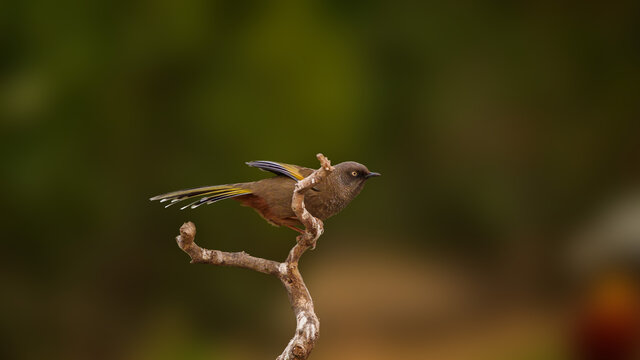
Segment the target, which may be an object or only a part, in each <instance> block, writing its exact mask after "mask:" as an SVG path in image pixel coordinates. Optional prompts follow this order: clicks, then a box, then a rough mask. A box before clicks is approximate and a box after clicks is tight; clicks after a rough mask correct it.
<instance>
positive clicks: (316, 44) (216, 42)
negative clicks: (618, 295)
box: [0, 0, 640, 360]
mask: <svg viewBox="0 0 640 360" xmlns="http://www.w3.org/2000/svg"><path fill="white" fill-rule="evenodd" d="M639 10H640V9H639V6H638V3H637V2H632V1H628V2H601V3H591V4H589V5H586V4H583V3H582V2H568V3H564V4H558V2H556V1H530V2H522V3H518V4H515V3H511V2H485V3H482V4H479V3H474V2H467V1H462V2H455V3H449V2H441V3H438V2H434V3H428V2H424V3H420V4H416V3H413V2H407V1H397V2H381V1H373V2H364V1H353V2H343V1H326V2H318V3H309V2H300V1H282V2H261V1H249V2H237V1H208V0H207V1H200V0H186V1H169V0H161V1H134V2H124V1H94V2H87V1H66V0H63V1H55V2H50V1H33V0H28V1H8V2H3V3H2V4H0V118H1V119H2V121H1V125H0V126H1V127H0V129H1V133H0V156H1V158H0V159H1V160H2V161H1V163H2V167H3V171H2V177H1V178H0V187H1V189H2V202H1V203H0V209H2V217H1V218H2V224H3V226H2V232H3V236H2V242H1V245H0V269H1V273H0V287H1V288H2V293H3V294H2V296H1V297H0V338H1V339H2V340H1V342H2V346H1V347H0V355H1V356H2V357H3V358H7V359H44V358H47V359H72V360H73V359H89V358H92V359H154V360H159V359H265V358H274V357H275V356H276V354H278V353H280V351H281V350H282V349H283V348H284V346H285V344H286V342H287V341H288V340H289V338H290V337H291V335H292V334H293V329H294V323H295V321H294V317H293V316H292V314H291V311H290V309H289V306H288V303H287V298H286V295H285V292H284V291H283V289H282V288H281V285H280V284H279V282H278V281H277V280H276V279H275V278H271V277H267V276H265V275H262V274H258V273H253V272H250V271H246V270H240V269H232V268H213V267H208V266H203V265H189V264H188V257H187V256H186V255H185V254H184V253H182V252H181V251H180V250H179V249H178V247H177V246H176V244H175V242H174V237H175V236H176V235H177V233H178V228H179V226H180V225H181V224H182V223H183V222H184V221H187V220H192V221H194V222H195V223H196V225H197V226H198V237H197V241H198V243H199V244H200V245H202V246H204V247H208V248H215V249H220V250H227V251H240V250H245V251H247V252H249V253H250V254H252V255H256V256H263V257H268V258H272V259H277V260H283V259H284V258H285V257H286V254H287V252H288V250H289V248H290V247H291V246H292V244H293V240H294V236H295V234H294V233H293V232H292V231H291V230H288V229H276V228H274V227H271V226H269V225H268V224H266V223H265V222H263V221H262V220H261V219H260V218H259V217H258V216H256V215H255V214H254V213H253V212H252V211H250V210H249V209H245V208H241V207H239V206H238V204H237V203H235V202H233V201H226V202H221V203H217V204H215V205H213V206H205V207H200V208H198V209H196V210H190V211H187V210H185V211H179V210H178V209H177V208H169V209H164V208H163V207H162V206H160V204H157V203H150V202H149V201H148V198H149V197H151V196H153V195H156V194H159V193H163V192H167V191H171V190H176V189H182V188H187V187H195V186H201V185H213V184H223V183H232V182H239V181H250V180H255V179H260V178H263V177H265V176H269V175H268V174H266V173H261V172H259V171H258V170H256V169H251V168H249V167H247V166H245V165H244V162H245V161H249V160H263V159H264V160H275V161H282V162H287V163H295V164H300V165H304V166H308V167H313V168H315V167H318V163H317V160H316V159H315V154H316V153H318V152H322V153H324V154H325V155H327V156H328V157H329V159H331V160H332V161H333V162H334V164H335V163H338V162H341V161H346V160H355V161H358V162H361V163H364V164H366V165H367V166H368V167H369V169H371V170H372V171H379V172H381V173H382V174H383V176H382V177H380V178H376V179H373V180H371V181H369V182H368V184H367V186H366V188H365V189H364V191H363V192H362V194H361V195H360V196H359V197H358V198H357V199H356V200H355V201H354V202H353V203H352V204H351V205H350V206H349V207H348V208H347V209H346V210H345V211H343V212H342V213H341V214H340V215H339V216H337V217H335V218H332V219H330V220H329V221H327V223H326V232H325V234H324V236H323V237H322V238H321V240H320V242H319V244H318V248H317V249H316V250H315V251H312V252H309V253H307V254H305V256H304V257H303V260H302V263H301V269H302V273H303V275H305V280H306V282H307V285H308V286H309V288H310V291H311V294H312V295H313V296H314V300H315V302H316V309H317V313H318V315H319V317H320V319H321V324H322V332H321V337H320V340H319V342H318V345H317V348H316V350H315V352H314V354H313V355H312V358H313V359H334V360H335V359H353V358H362V359H392V358H395V359H399V358H403V359H423V358H438V359H485V358H491V359H498V358H505V359H506V358H525V357H526V358H528V359H564V358H566V357H567V356H568V355H567V353H568V352H570V350H569V348H570V343H571V342H570V340H569V338H570V333H571V330H566V329H570V328H571V326H570V324H571V321H570V318H571V315H572V312H571V309H573V307H572V306H567V305H566V304H571V301H573V300H571V299H572V296H574V295H575V294H578V292H573V291H572V289H573V288H574V287H579V286H580V284H581V283H582V282H583V280H581V279H583V278H584V277H585V276H586V277H589V276H591V275H585V273H584V271H585V270H582V269H583V267H582V265H580V266H577V268H578V270H575V269H574V266H573V260H571V259H572V258H573V255H572V254H573V251H572V250H571V249H573V245H572V244H574V243H576V242H577V243H581V240H580V239H582V237H581V236H582V235H581V234H583V233H585V232H586V233H591V231H590V230H589V229H591V228H592V226H595V225H593V224H594V220H592V219H597V218H598V214H600V213H606V212H607V211H606V210H605V209H606V207H607V204H609V203H616V202H618V201H623V202H630V201H631V200H632V199H634V195H632V194H634V193H635V191H637V185H638V180H640V168H639V166H638V164H639V160H640V141H639V134H640V121H638V120H639V116H640V101H638V99H639V98H638V95H639V94H640V89H639V87H640V86H639V84H640V67H639V64H640V22H639V21H638V20H639V19H638V16H637V15H638V14H639V13H640V11H639ZM616 199H618V200H616ZM633 203H634V204H636V205H637V204H638V203H639V202H637V201H635V202H633ZM629 216H630V217H631V219H632V222H633V221H636V223H638V221H637V219H640V212H638V213H635V215H633V216H631V215H629ZM629 216H628V217H629ZM634 216H635V217H634ZM634 219H635V220H634ZM595 222H597V220H595ZM639 234H640V233H639ZM601 237H602V238H606V235H602V236H601ZM638 238H639V237H636V239H638ZM576 239H577V240H576ZM636 244H637V242H636ZM578 247H580V246H579V245H578ZM622 252H623V253H624V252H625V251H622ZM614 253H615V251H614ZM612 256H613V258H614V260H610V259H606V260H599V259H596V260H593V261H592V260H589V261H591V262H590V263H589V264H591V265H589V266H590V267H589V268H590V269H592V268H593V267H597V268H599V267H600V265H599V264H600V262H601V261H605V262H607V263H611V262H613V263H614V264H616V265H619V264H622V263H623V261H622V260H617V257H616V256H617V255H615V254H614V255H612ZM593 264H596V265H593ZM592 271H593V270H588V271H587V273H588V274H592ZM576 279H578V280H576ZM576 296H577V295H576Z"/></svg>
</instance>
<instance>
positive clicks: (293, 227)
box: [284, 224, 304, 234]
mask: <svg viewBox="0 0 640 360" xmlns="http://www.w3.org/2000/svg"><path fill="white" fill-rule="evenodd" d="M284 226H286V227H288V228H289V229H291V230H295V231H297V232H299V233H300V234H304V230H302V229H300V228H298V227H295V226H293V225H287V224H285V225H284Z"/></svg>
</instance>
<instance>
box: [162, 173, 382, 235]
mask: <svg viewBox="0 0 640 360" xmlns="http://www.w3.org/2000/svg"><path fill="white" fill-rule="evenodd" d="M247 165H249V166H253V167H257V168H259V169H261V170H264V171H270V172H273V173H275V174H277V175H278V176H274V177H271V178H267V179H263V180H258V181H253V182H246V183H238V184H227V185H214V186H204V187H199V188H194V189H187V190H179V191H174V192H170V193H167V194H162V195H158V196H154V197H152V198H151V199H150V200H160V202H165V201H170V202H171V203H170V204H169V205H167V206H166V207H169V206H171V205H173V204H176V203H178V202H180V201H183V200H186V199H191V198H196V197H200V199H198V200H196V201H194V202H192V203H189V204H187V205H185V206H183V207H182V208H181V209H186V208H188V207H190V208H192V209H195V208H197V207H198V206H200V205H203V204H212V203H214V202H216V201H220V200H223V199H229V198H233V199H234V200H237V201H240V202H241V203H242V205H244V206H249V207H251V208H253V209H254V210H256V212H258V214H260V216H262V217H263V218H264V219H265V220H267V221H268V222H269V223H271V224H272V225H275V226H286V227H288V228H290V229H293V230H295V231H298V232H300V233H302V232H303V230H301V229H300V228H297V227H296V226H297V225H301V224H300V222H299V221H298V218H297V217H296V215H295V213H294V212H293V210H292V209H291V199H292V196H293V188H294V186H295V183H296V182H297V181H298V180H302V179H304V178H305V177H307V176H309V175H310V174H311V173H312V172H313V171H314V170H313V169H309V168H306V167H302V166H297V165H290V164H283V163H278V162H274V161H251V162H248V163H247ZM334 167H335V170H334V171H332V172H331V173H329V175H328V176H327V177H326V178H325V179H324V180H323V181H322V182H320V184H318V185H316V186H315V187H313V188H311V191H307V193H306V194H305V199H304V201H305V205H306V207H307V210H308V211H309V212H310V213H311V215H313V216H315V217H317V218H320V219H321V220H326V219H328V218H329V217H331V216H333V215H335V214H337V213H339V212H340V211H341V210H342V209H344V208H345V206H347V204H349V203H350V202H351V200H353V199H354V198H355V197H356V195H358V194H359V193H360V191H361V190H362V187H363V186H364V183H365V181H366V180H367V179H369V178H370V177H373V176H380V174H379V173H375V172H371V171H369V169H367V167H366V166H364V165H362V164H358V163H357V162H353V161H347V162H343V163H340V164H338V165H335V166H334Z"/></svg>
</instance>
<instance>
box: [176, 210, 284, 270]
mask: <svg viewBox="0 0 640 360" xmlns="http://www.w3.org/2000/svg"><path fill="white" fill-rule="evenodd" d="M195 236H196V225H195V224H194V223H192V222H191V221H189V222H187V223H184V224H183V225H182V226H181V227H180V235H179V236H178V237H177V238H176V242H177V243H178V246H179V247H180V249H182V251H184V252H186V253H187V254H189V256H190V257H191V263H193V264H211V265H219V266H234V267H240V268H245V269H251V270H255V271H257V272H261V273H265V274H271V275H276V276H280V263H279V262H277V261H273V260H267V259H263V258H259V257H255V256H251V255H249V254H247V253H246V252H244V251H242V252H234V253H231V252H224V251H218V250H209V249H203V248H201V247H200V246H198V245H197V244H196V243H195V242H194V238H195Z"/></svg>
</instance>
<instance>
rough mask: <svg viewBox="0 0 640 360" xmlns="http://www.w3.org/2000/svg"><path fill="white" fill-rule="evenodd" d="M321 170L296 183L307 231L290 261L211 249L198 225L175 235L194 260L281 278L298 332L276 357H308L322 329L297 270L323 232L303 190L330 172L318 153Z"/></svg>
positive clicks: (297, 206)
mask: <svg viewBox="0 0 640 360" xmlns="http://www.w3.org/2000/svg"><path fill="white" fill-rule="evenodd" d="M317 158H318V160H319V161H320V164H321V167H320V169H318V170H316V171H314V172H313V173H312V174H311V175H309V176H307V177H306V178H304V179H302V180H300V181H299V182H298V183H296V186H295V189H294V191H293V197H292V199H291V208H292V210H293V211H294V213H295V214H296V216H297V217H298V219H299V220H300V222H301V223H302V224H303V225H304V227H305V232H304V233H303V234H301V235H299V236H298V237H297V242H296V245H295V246H294V247H293V248H292V249H291V251H289V256H288V257H287V260H286V261H285V262H283V263H279V262H277V261H273V260H267V259H262V258H259V257H255V256H251V255H249V254H247V253H245V252H244V251H242V252H235V253H230V252H224V251H219V250H209V249H204V248H201V247H200V246H198V245H197V244H196V243H195V242H194V239H195V236H196V226H195V224H193V223H192V222H187V223H185V224H183V225H182V226H181V227H180V235H179V236H178V237H177V238H176V241H177V243H178V246H179V247H180V249H182V250H183V251H184V252H186V253H187V254H188V255H189V256H190V257H191V262H192V263H197V264H211V265H219V266H234V267H240V268H245V269H251V270H255V271H258V272H261V273H265V274H271V275H275V276H277V277H278V279H280V281H282V284H283V285H284V287H285V289H286V290H287V294H288V296H289V302H290V303H291V308H292V309H293V312H294V314H295V315H296V324H297V325H296V332H295V335H294V336H293V338H292V339H291V341H289V344H287V347H286V348H285V349H284V351H283V352H282V354H280V356H278V358H277V359H276V360H305V359H307V358H308V357H309V354H310V353H311V350H313V348H314V346H315V342H316V340H317V338H318V334H319V331H320V321H319V320H318V317H317V316H316V314H315V311H314V308H313V300H312V299H311V295H310V294H309V290H308V289H307V287H306V285H305V284H304V280H303V279H302V275H301V274H300V271H299V270H298V261H299V260H300V257H301V256H302V254H304V252H305V251H307V249H309V248H315V246H316V241H317V240H318V238H319V237H320V236H321V235H322V233H323V231H324V224H323V223H322V220H320V219H318V218H316V217H314V216H313V215H311V214H310V213H309V212H308V211H307V209H306V207H305V205H304V193H305V192H306V191H307V190H309V189H310V188H312V187H314V186H316V185H317V184H319V183H320V182H321V181H322V180H323V179H324V178H325V177H326V176H327V175H328V174H329V173H331V171H333V166H331V162H330V161H329V160H328V159H327V158H326V157H325V156H324V155H322V154H318V155H317Z"/></svg>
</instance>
